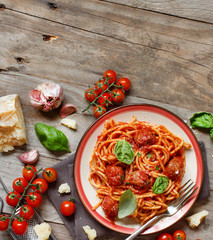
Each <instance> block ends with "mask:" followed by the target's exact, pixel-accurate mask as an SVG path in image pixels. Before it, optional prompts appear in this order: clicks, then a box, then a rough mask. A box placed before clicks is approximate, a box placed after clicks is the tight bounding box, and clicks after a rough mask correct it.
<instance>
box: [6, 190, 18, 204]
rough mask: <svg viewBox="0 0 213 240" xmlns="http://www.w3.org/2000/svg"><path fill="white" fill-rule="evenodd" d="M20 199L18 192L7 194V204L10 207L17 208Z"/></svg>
mask: <svg viewBox="0 0 213 240" xmlns="http://www.w3.org/2000/svg"><path fill="white" fill-rule="evenodd" d="M20 198H21V194H20V193H18V192H16V191H12V192H10V193H8V194H7V197H6V202H7V204H8V205H10V206H12V207H16V205H17V204H18V202H19V199H20Z"/></svg>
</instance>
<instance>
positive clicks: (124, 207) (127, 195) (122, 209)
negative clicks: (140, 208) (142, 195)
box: [118, 189, 137, 219]
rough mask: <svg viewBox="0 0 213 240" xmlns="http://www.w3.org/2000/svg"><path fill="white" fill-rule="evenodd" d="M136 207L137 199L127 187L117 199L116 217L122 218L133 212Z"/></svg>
mask: <svg viewBox="0 0 213 240" xmlns="http://www.w3.org/2000/svg"><path fill="white" fill-rule="evenodd" d="M136 207H137V199H136V197H135V195H134V193H133V192H132V191H131V190H130V189H128V190H127V191H125V192H124V193H123V194H122V195H121V197H120V201H119V208H118V218H120V219H121V218H124V217H126V216H129V215H131V214H133V213H134V211H135V209H136Z"/></svg>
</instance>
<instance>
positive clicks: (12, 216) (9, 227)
mask: <svg viewBox="0 0 213 240" xmlns="http://www.w3.org/2000/svg"><path fill="white" fill-rule="evenodd" d="M42 170H43V169H42V168H41V169H39V170H38V171H37V172H34V171H33V172H34V176H33V178H32V179H31V180H30V181H29V183H28V185H27V187H26V188H25V187H23V188H24V192H23V193H22V195H21V198H19V201H18V203H17V205H16V207H15V208H14V209H13V212H12V214H11V216H10V217H9V218H10V221H9V226H8V232H10V230H11V228H12V220H13V218H14V216H15V213H16V210H17V208H18V207H20V203H21V201H22V199H23V198H24V197H25V196H27V195H25V193H26V191H27V189H28V188H29V187H30V186H31V185H32V184H31V183H32V181H33V180H34V177H35V176H36V174H38V173H39V172H41V171H42Z"/></svg>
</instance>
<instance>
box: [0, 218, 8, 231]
mask: <svg viewBox="0 0 213 240" xmlns="http://www.w3.org/2000/svg"><path fill="white" fill-rule="evenodd" d="M9 222H10V219H9V216H8V215H3V214H1V215H0V231H5V230H7V229H8V226H9Z"/></svg>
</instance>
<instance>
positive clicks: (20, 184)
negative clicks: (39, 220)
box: [0, 165, 57, 235]
mask: <svg viewBox="0 0 213 240" xmlns="http://www.w3.org/2000/svg"><path fill="white" fill-rule="evenodd" d="M37 173H38V172H37V170H36V168H35V167H34V166H32V165H26V166H25V167H24V168H23V171H22V175H23V177H19V178H16V179H15V180H14V181H13V184H12V186H13V191H12V192H10V193H8V194H7V196H6V202H7V204H8V205H10V206H12V207H17V205H18V204H19V202H20V199H21V198H22V196H24V197H25V200H26V201H25V202H26V204H23V205H22V206H20V210H19V215H18V216H17V215H16V217H15V218H14V219H13V221H12V230H13V232H14V233H15V234H17V235H23V234H24V233H25V232H26V231H27V229H28V223H27V220H30V219H31V218H33V216H34V208H36V207H38V206H40V205H41V203H42V196H41V194H42V193H44V192H46V191H47V189H48V183H52V182H54V181H55V180H56V179H57V172H56V170H55V169H54V168H46V169H45V170H44V171H43V172H42V177H43V178H37ZM29 182H31V183H30V184H29ZM28 188H31V190H29V189H28ZM9 222H10V216H9V215H1V216H0V230H2V231H3V230H7V229H8V227H9Z"/></svg>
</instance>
